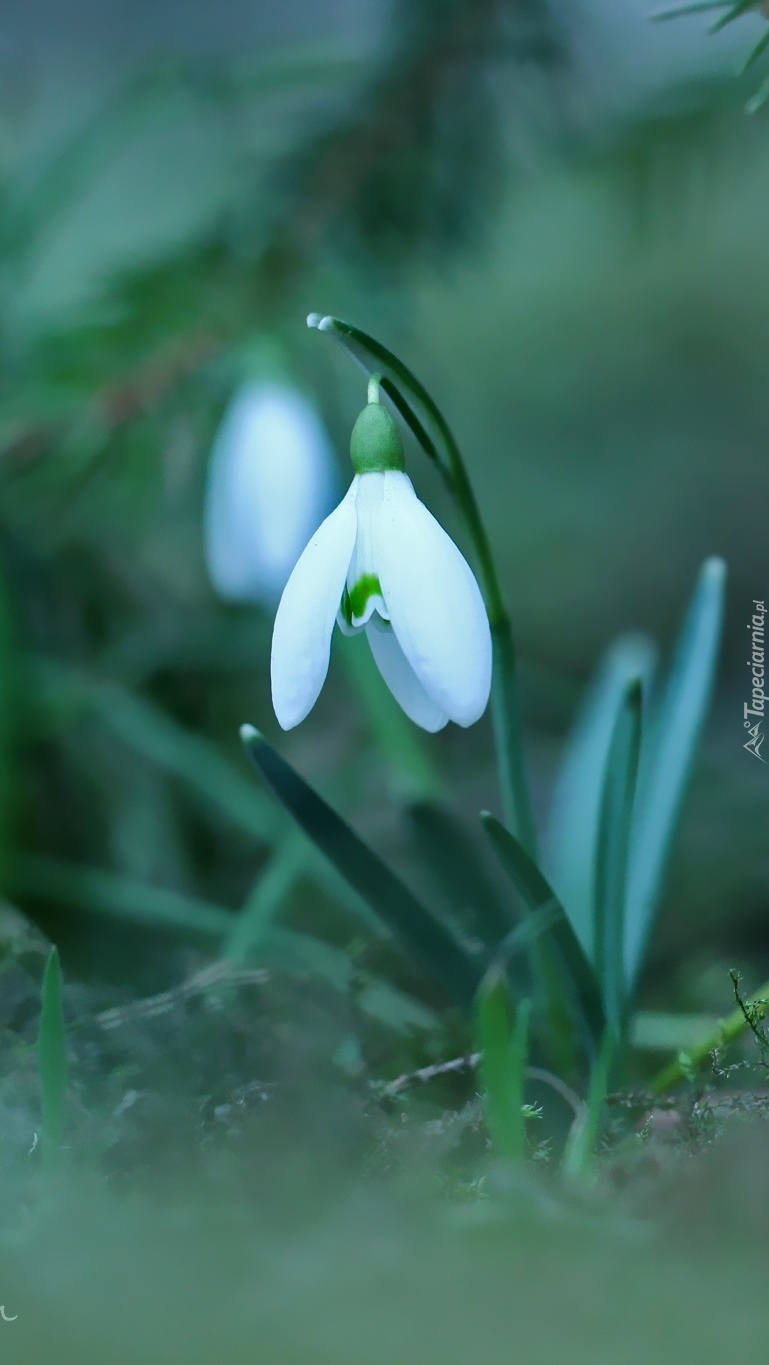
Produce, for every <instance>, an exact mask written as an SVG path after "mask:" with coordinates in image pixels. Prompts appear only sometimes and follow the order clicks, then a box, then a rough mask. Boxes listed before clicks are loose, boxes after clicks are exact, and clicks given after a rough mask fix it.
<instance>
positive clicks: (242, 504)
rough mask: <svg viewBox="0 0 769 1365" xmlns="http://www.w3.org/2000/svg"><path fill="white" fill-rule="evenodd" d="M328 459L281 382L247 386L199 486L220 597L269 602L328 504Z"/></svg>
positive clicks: (320, 435) (310, 415)
mask: <svg viewBox="0 0 769 1365" xmlns="http://www.w3.org/2000/svg"><path fill="white" fill-rule="evenodd" d="M334 483H335V479H334V458H333V454H332V449H331V444H330V441H329V438H328V436H327V434H326V431H325V429H324V426H323V423H322V421H321V419H320V417H319V415H318V413H317V412H316V410H315V408H314V407H313V406H312V404H311V403H309V402H308V401H307V399H306V398H305V397H303V395H302V394H301V393H300V392H299V390H298V389H295V388H293V387H292V386H291V385H289V384H287V383H278V382H275V381H270V382H259V381H251V382H249V383H247V384H244V385H243V387H242V388H241V389H240V390H239V391H238V393H237V394H236V395H235V398H234V399H233V401H232V403H231V404H230V406H229V408H228V410H227V412H226V413H225V416H224V419H223V421H222V424H221V427H220V428H219V431H218V433H217V437H216V441H215V442H214V448H213V451H212V454H211V462H210V465H209V472H208V484H207V488H206V499H205V514H204V539H205V554H206V563H207V566H208V573H209V577H210V579H211V582H212V584H213V587H214V589H215V591H216V592H217V593H218V594H219V596H220V597H224V598H226V599H227V600H229V601H234V602H266V603H274V602H275V601H276V600H277V599H278V597H279V596H280V593H281V592H282V590H283V588H284V587H285V585H286V582H287V579H288V576H289V574H290V573H291V570H292V569H293V567H294V565H295V564H296V561H297V559H298V558H299V555H300V554H301V552H302V549H303V548H304V546H305V545H306V544H307V539H308V537H309V536H311V535H312V533H313V531H314V530H315V529H316V528H317V526H318V525H319V524H320V522H321V521H322V519H323V517H324V516H325V515H326V513H327V512H328V510H329V507H330V506H331V500H332V497H333V490H334Z"/></svg>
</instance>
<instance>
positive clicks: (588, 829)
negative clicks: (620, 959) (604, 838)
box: [545, 635, 656, 955]
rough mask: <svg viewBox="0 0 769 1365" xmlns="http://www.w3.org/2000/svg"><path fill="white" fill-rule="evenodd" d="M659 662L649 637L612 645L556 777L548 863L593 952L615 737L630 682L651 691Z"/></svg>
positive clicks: (575, 925) (582, 938)
mask: <svg viewBox="0 0 769 1365" xmlns="http://www.w3.org/2000/svg"><path fill="white" fill-rule="evenodd" d="M655 661H656V651H655V648H654V645H653V644H652V642H651V641H650V640H648V639H646V637H645V636H642V635H628V636H625V637H622V638H620V639H619V640H617V641H616V642H615V643H614V644H613V645H612V646H611V648H610V649H609V650H608V652H607V654H606V656H605V658H604V660H603V662H602V663H601V665H600V667H599V669H598V672H597V674H596V676H595V678H594V679H593V680H592V681H591V683H590V684H589V686H588V689H587V694H586V696H585V700H584V703H583V705H582V707H581V708H580V711H579V713H578V715H577V718H576V721H575V723H574V727H573V730H572V732H571V735H570V736H569V739H568V741H567V745H566V751H565V754H564V757H563V760H562V762H561V767H560V770H559V772H558V776H557V778H556V783H555V791H554V794H553V802H552V807H551V813H550V820H549V826H548V830H547V837H546V841H545V847H546V850H547V859H546V867H547V871H548V875H549V878H550V881H551V882H552V884H553V886H554V888H555V890H556V892H557V893H558V896H559V897H560V899H561V902H562V904H563V906H564V909H565V910H566V913H567V915H568V916H569V919H570V921H571V923H572V926H573V928H574V932H575V933H576V935H577V937H578V938H579V941H580V943H581V944H582V947H583V948H584V949H585V952H586V953H587V954H588V955H592V952H593V908H594V905H595V894H596V892H595V872H596V848H597V845H598V827H599V820H600V810H601V793H602V789H603V785H604V780H605V772H606V763H607V759H608V755H609V745H610V743H611V736H612V733H613V730H614V727H615V724H616V720H617V715H618V712H619V710H620V707H621V706H622V702H623V697H624V696H625V693H626V689H627V685H628V682H629V681H630V679H631V678H635V677H638V678H641V679H642V681H643V684H644V693H645V694H646V692H647V689H648V685H649V682H650V679H651V677H652V674H653V670H654V665H655Z"/></svg>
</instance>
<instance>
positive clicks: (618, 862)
mask: <svg viewBox="0 0 769 1365" xmlns="http://www.w3.org/2000/svg"><path fill="white" fill-rule="evenodd" d="M642 702H643V691H642V685H641V680H640V678H632V679H631V680H630V682H629V683H628V685H627V687H626V689H625V694H624V697H623V699H622V704H621V706H620V709H619V711H618V713H617V716H616V720H615V723H614V733H613V734H612V737H611V742H610V744H609V754H608V759H607V763H606V772H605V777H604V789H603V794H602V799H601V813H600V819H599V824H598V842H597V845H596V873H595V892H596V899H595V921H594V926H593V934H594V947H593V961H594V963H595V967H596V971H597V973H598V979H599V981H600V983H601V987H602V990H603V1000H604V1010H605V1012H606V1022H607V1024H608V1027H609V1029H610V1030H612V1032H613V1033H614V1034H615V1035H616V1036H617V1037H618V1038H619V1037H621V1036H622V1034H623V1031H624V1025H625V1013H626V1004H627V988H626V982H625V907H626V901H627V874H628V864H629V858H630V840H631V836H632V830H633V807H634V801H635V793H636V782H637V778H638V760H639V756H640V752H641V708H642Z"/></svg>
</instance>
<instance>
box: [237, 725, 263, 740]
mask: <svg viewBox="0 0 769 1365" xmlns="http://www.w3.org/2000/svg"><path fill="white" fill-rule="evenodd" d="M238 734H239V735H240V738H241V739H242V741H243V743H244V744H247V743H248V741H249V740H250V739H260V738H261V736H260V733H259V731H258V730H257V728H256V726H255V725H241V727H240V729H239V730H238Z"/></svg>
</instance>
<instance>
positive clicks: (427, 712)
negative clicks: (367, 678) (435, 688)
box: [366, 623, 449, 734]
mask: <svg viewBox="0 0 769 1365" xmlns="http://www.w3.org/2000/svg"><path fill="white" fill-rule="evenodd" d="M366 636H367V638H368V642H369V644H370V645H371V653H372V654H373V656H374V658H375V660H376V665H377V668H378V669H379V672H380V673H381V674H382V677H383V678H384V680H385V682H386V683H387V686H388V687H389V689H390V691H391V692H392V694H393V696H394V697H395V700H396V701H397V702H398V703H399V705H400V706H402V707H403V710H404V711H405V712H406V715H407V716H408V718H409V720H413V722H414V724H415V725H421V727H422V729H423V730H429V731H430V732H431V734H434V733H435V731H436V730H442V729H443V727H444V725H447V724H448V719H449V718H448V716H447V715H446V713H445V711H442V710H441V708H440V707H439V706H437V705H436V703H435V702H434V701H433V700H432V698H431V697H428V695H427V693H426V692H425V689H424V688H423V686H422V684H421V682H420V681H419V679H418V677H417V675H416V673H415V672H414V670H413V668H412V667H411V664H410V663H409V661H408V659H407V658H406V655H405V654H404V653H403V650H402V649H401V647H400V645H399V644H398V640H397V637H396V634H395V631H394V630H390V629H388V628H387V627H385V628H384V629H382V628H381V627H380V628H377V626H375V625H374V624H373V623H372V624H371V625H370V626H369V627H368V628H367V630H366Z"/></svg>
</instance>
